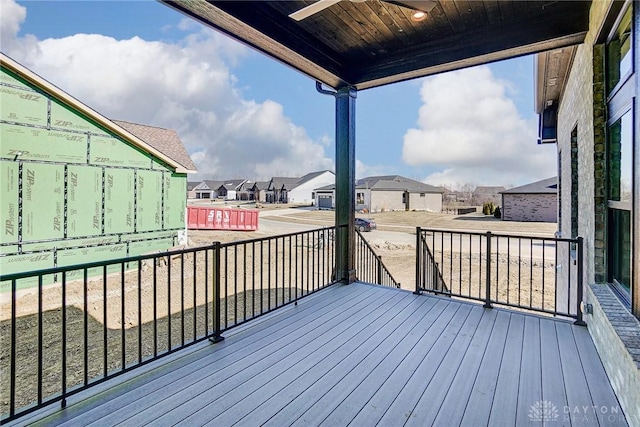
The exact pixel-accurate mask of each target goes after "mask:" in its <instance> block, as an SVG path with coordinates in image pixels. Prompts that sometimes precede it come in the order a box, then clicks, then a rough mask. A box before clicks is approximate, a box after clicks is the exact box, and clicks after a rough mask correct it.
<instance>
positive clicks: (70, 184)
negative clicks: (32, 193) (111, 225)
mask: <svg viewBox="0 0 640 427" xmlns="http://www.w3.org/2000/svg"><path fill="white" fill-rule="evenodd" d="M101 234H102V168H100V167H92V166H79V165H68V166H67V237H86V236H98V235H101Z"/></svg>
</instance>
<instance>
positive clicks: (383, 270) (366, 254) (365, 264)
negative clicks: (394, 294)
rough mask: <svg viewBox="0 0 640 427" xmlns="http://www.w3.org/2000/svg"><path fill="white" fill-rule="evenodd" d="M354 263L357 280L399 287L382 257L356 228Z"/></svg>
mask: <svg viewBox="0 0 640 427" xmlns="http://www.w3.org/2000/svg"><path fill="white" fill-rule="evenodd" d="M355 264H356V265H355V269H356V272H357V275H358V280H360V281H361V282H367V283H373V284H377V285H382V286H390V287H393V288H400V283H398V282H397V281H396V280H395V279H394V278H393V276H392V275H391V273H390V272H389V269H388V268H387V267H386V266H385V265H384V263H383V262H382V257H381V256H380V255H377V254H376V252H375V251H374V250H373V248H372V247H371V245H370V244H369V242H367V241H366V240H365V238H364V236H363V235H362V233H360V231H358V230H356V240H355Z"/></svg>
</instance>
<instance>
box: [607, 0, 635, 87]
mask: <svg viewBox="0 0 640 427" xmlns="http://www.w3.org/2000/svg"><path fill="white" fill-rule="evenodd" d="M631 11H632V8H628V9H627V11H626V12H625V14H624V15H623V18H622V20H621V22H620V25H619V26H618V28H617V29H616V31H615V32H614V34H613V36H612V38H611V39H610V40H609V42H607V50H606V52H607V54H606V55H607V58H606V60H607V93H611V92H612V91H613V89H615V87H616V86H617V84H618V83H619V82H620V81H624V80H626V77H627V76H628V75H630V74H631V72H632V71H633V61H632V58H633V48H632V47H633V46H632V40H633V38H632V37H631Z"/></svg>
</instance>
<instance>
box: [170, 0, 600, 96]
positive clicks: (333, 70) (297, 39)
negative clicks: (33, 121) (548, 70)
mask: <svg viewBox="0 0 640 427" xmlns="http://www.w3.org/2000/svg"><path fill="white" fill-rule="evenodd" d="M161 1H162V2H164V3H165V4H167V5H169V6H171V7H173V8H175V9H177V10H179V11H181V12H183V13H185V14H187V15H188V16H190V17H192V18H194V19H196V20H198V21H200V22H202V23H204V24H205V25H208V26H210V27H213V28H216V29H218V30H221V31H223V32H224V33H226V34H228V35H230V36H231V37H233V38H235V39H237V40H239V41H241V42H243V43H246V44H248V45H249V46H252V47H254V48H256V49H258V50H260V51H262V52H264V53H266V54H268V55H269V56H271V57H273V58H276V59H278V60H279V61H282V62H284V63H285V64H288V65H290V66H292V67H294V68H296V69H298V70H300V71H301V72H303V73H305V74H307V75H308V76H310V77H312V78H314V79H316V80H318V81H321V82H322V83H324V84H326V85H328V86H331V87H334V88H339V87H344V86H352V87H354V88H356V89H366V88H370V87H375V86H379V85H383V84H388V83H393V82H396V81H401V80H406V79H410V78H415V77H420V76H425V75H430V74H435V73H439V72H443V71H449V70H453V69H457V68H463V67H468V66H473V65H478V64H482V63H486V62H491V61H495V60H499V59H506V58H509V57H514V56H520V55H525V54H530V53H537V52H541V51H545V50H549V49H557V48H561V47H565V46H570V45H575V44H578V43H581V42H582V41H583V40H584V36H585V34H586V31H587V30H588V26H589V22H588V21H589V8H590V5H591V1H520V0H515V1H506V0H505V1H496V0H484V1H480V0H470V1H469V0H439V1H437V2H436V4H435V7H434V8H433V9H432V10H431V11H430V12H429V13H428V14H427V18H426V19H425V20H423V21H421V22H414V21H413V20H412V19H411V14H412V12H413V10H412V9H409V8H407V7H403V6H400V5H397V4H394V3H392V2H388V1H383V0H367V1H364V2H352V1H349V0H342V1H340V2H338V3H336V4H333V5H331V6H330V7H327V8H325V9H323V10H321V11H320V12H317V13H315V14H313V15H311V16H309V17H307V18H305V19H302V20H300V21H296V20H294V19H292V18H290V17H289V15H290V14H291V13H293V12H296V11H298V10H300V9H302V8H304V7H305V6H308V5H310V4H312V3H314V1H307V0H295V1H207V0H161Z"/></svg>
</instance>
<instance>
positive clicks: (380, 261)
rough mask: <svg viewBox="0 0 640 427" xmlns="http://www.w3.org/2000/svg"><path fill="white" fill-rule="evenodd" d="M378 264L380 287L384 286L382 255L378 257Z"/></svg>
mask: <svg viewBox="0 0 640 427" xmlns="http://www.w3.org/2000/svg"><path fill="white" fill-rule="evenodd" d="M376 259H377V261H378V262H377V264H378V285H382V284H383V283H382V257H381V256H380V255H376Z"/></svg>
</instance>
